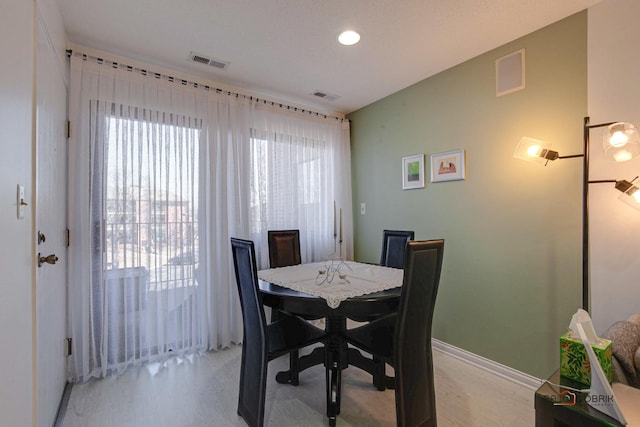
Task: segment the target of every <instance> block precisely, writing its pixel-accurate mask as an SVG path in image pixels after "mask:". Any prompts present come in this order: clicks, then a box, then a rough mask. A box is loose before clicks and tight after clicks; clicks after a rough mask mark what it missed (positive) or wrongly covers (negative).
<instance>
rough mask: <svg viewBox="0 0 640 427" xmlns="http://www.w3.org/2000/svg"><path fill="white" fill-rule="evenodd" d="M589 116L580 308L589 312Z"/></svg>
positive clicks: (585, 132) (585, 131)
mask: <svg viewBox="0 0 640 427" xmlns="http://www.w3.org/2000/svg"><path fill="white" fill-rule="evenodd" d="M589 129H590V127H589V116H587V117H585V118H584V125H583V131H582V132H583V138H584V157H583V158H582V165H583V166H582V308H583V310H586V311H587V312H588V311H589Z"/></svg>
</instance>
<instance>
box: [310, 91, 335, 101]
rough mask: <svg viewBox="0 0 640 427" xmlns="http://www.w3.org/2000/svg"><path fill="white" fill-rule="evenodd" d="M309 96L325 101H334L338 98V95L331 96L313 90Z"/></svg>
mask: <svg viewBox="0 0 640 427" xmlns="http://www.w3.org/2000/svg"><path fill="white" fill-rule="evenodd" d="M311 95H313V96H317V97H318V98H322V99H326V100H327V101H335V100H336V99H338V98H340V97H339V96H338V95H331V94H329V93H327V92H325V91H323V90H314V91H313V92H312V93H311Z"/></svg>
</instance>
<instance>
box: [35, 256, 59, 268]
mask: <svg viewBox="0 0 640 427" xmlns="http://www.w3.org/2000/svg"><path fill="white" fill-rule="evenodd" d="M56 261H58V257H57V256H56V255H55V254H51V255H49V256H40V254H39V253H38V267H42V264H44V263H45V262H46V263H47V264H55V263H56Z"/></svg>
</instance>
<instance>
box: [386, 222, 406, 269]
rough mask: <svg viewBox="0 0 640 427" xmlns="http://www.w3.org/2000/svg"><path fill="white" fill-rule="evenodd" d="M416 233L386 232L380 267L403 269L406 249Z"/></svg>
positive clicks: (402, 231) (403, 231)
mask: <svg viewBox="0 0 640 427" xmlns="http://www.w3.org/2000/svg"><path fill="white" fill-rule="evenodd" d="M413 236H414V232H413V231H405V230H384V231H383V232H382V256H381V257H380V265H384V266H385V267H394V268H402V266H403V265H404V249H405V246H406V245H407V242H408V241H410V240H413Z"/></svg>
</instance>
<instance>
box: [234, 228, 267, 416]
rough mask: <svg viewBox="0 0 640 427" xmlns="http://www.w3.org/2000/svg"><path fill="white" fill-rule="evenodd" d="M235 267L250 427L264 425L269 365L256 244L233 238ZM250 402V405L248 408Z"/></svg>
mask: <svg viewBox="0 0 640 427" xmlns="http://www.w3.org/2000/svg"><path fill="white" fill-rule="evenodd" d="M231 250H232V252H233V264H234V267H235V272H236V283H237V285H238V293H239V294H240V306H241V308H242V323H243V326H242V329H243V332H244V338H243V342H242V362H241V367H240V369H241V371H242V372H241V373H240V378H241V379H242V381H243V382H241V383H240V399H239V411H241V412H242V416H243V417H244V418H245V419H247V418H249V420H247V422H248V424H249V425H262V421H261V420H262V419H263V418H264V399H262V398H261V396H260V391H261V390H264V387H265V386H266V381H267V377H266V372H267V369H266V367H267V363H268V342H267V320H266V317H265V314H264V310H263V306H262V297H261V296H260V290H259V288H258V271H257V267H256V254H255V248H254V245H253V242H252V241H250V240H242V239H236V238H231ZM247 402H249V403H248V404H247Z"/></svg>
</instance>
